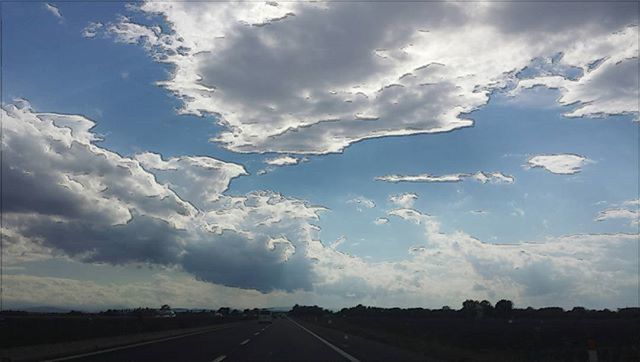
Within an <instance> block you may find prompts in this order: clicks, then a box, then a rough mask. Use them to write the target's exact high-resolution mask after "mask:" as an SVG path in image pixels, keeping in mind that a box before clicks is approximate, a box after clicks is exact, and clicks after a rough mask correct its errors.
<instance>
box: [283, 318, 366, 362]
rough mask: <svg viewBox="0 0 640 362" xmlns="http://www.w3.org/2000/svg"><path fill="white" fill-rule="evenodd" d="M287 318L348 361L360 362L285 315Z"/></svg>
mask: <svg viewBox="0 0 640 362" xmlns="http://www.w3.org/2000/svg"><path fill="white" fill-rule="evenodd" d="M287 319H288V320H290V321H291V322H293V324H295V325H297V326H298V327H300V328H302V329H303V330H305V331H307V332H309V334H311V335H312V336H314V337H316V338H317V339H319V340H320V342H322V343H324V344H326V345H327V346H329V347H331V349H333V350H334V351H336V352H338V353H339V354H340V355H341V356H342V357H344V358H346V359H348V360H349V361H350V362H360V360H359V359H357V358H355V357H353V356H352V355H350V354H348V353H347V352H345V351H343V350H341V349H340V348H338V347H336V346H334V345H333V344H331V343H329V342H327V340H325V339H324V338H322V337H320V336H319V335H317V334H315V333H313V332H311V331H310V330H308V329H307V328H305V327H303V326H302V325H300V323H298V322H296V321H294V320H293V319H291V318H289V317H287Z"/></svg>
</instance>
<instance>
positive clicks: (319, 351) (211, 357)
mask: <svg viewBox="0 0 640 362" xmlns="http://www.w3.org/2000/svg"><path fill="white" fill-rule="evenodd" d="M58 360H60V361H62V360H67V361H123V362H126V361H154V362H155V361H194V362H197V361H206V362H222V361H225V362H226V361H248V360H254V361H255V360H270V361H272V360H288V361H351V362H356V361H373V360H394V361H400V360H402V361H411V360H414V361H417V360H425V359H424V358H422V357H420V356H417V355H415V354H412V353H410V352H407V351H404V350H400V349H397V348H395V347H391V346H387V345H384V344H381V343H378V342H374V341H369V340H365V339H363V338H359V337H355V336H348V335H347V336H346V335H345V334H344V333H342V332H339V331H335V330H331V329H327V328H322V327H318V326H315V325H312V324H309V323H303V322H300V321H294V320H290V319H284V318H283V319H281V318H276V319H275V320H274V321H273V323H272V324H258V322H257V321H247V322H238V323H232V324H229V325H228V327H227V328H224V329H219V330H215V331H210V332H206V333H202V334H196V335H190V336H185V337H181V338H174V339H170V340H164V341H159V342H155V343H146V344H143V345H137V346H135V345H134V346H131V347H124V348H118V349H115V350H110V351H109V350H107V351H102V352H101V351H98V352H94V353H91V354H85V355H77V356H69V357H67V358H61V359H58Z"/></svg>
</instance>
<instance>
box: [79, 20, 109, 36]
mask: <svg viewBox="0 0 640 362" xmlns="http://www.w3.org/2000/svg"><path fill="white" fill-rule="evenodd" d="M103 27H104V24H102V23H101V22H93V21H92V22H90V23H89V24H88V25H87V26H86V27H85V28H84V29H82V36H83V37H84V38H95V37H96V35H98V31H99V30H100V29H102V28H103Z"/></svg>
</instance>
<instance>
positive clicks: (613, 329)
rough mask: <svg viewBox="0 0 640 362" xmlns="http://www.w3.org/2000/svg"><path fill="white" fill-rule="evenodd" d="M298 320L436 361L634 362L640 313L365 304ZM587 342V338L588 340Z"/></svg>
mask: <svg viewBox="0 0 640 362" xmlns="http://www.w3.org/2000/svg"><path fill="white" fill-rule="evenodd" d="M298 318H301V319H304V320H307V321H309V322H313V323H316V324H318V325H322V326H324V327H329V328H334V329H338V330H340V331H343V332H344V333H345V334H352V335H358V336H362V337H365V338H368V339H373V340H378V341H380V342H384V343H387V344H391V345H395V346H398V347H402V348H405V349H408V350H412V351H414V352H419V353H421V354H423V355H424V356H427V357H431V358H439V359H443V360H456V361H460V360H486V361H492V360H494V361H495V360H505V361H588V360H589V357H588V352H587V350H588V345H589V344H591V346H595V348H596V351H597V352H596V353H597V354H598V361H640V358H639V350H638V348H639V346H640V311H639V310H638V309H629V310H626V311H622V312H617V313H616V312H608V311H579V312H564V311H558V310H556V309H550V310H538V311H536V310H532V311H529V310H517V309H516V310H513V311H510V312H509V313H508V315H504V314H503V315H495V314H494V315H489V316H487V315H483V316H481V317H479V316H476V315H469V314H465V313H464V311H462V310H461V311H453V310H447V311H443V310H437V311H429V310H420V309H416V310H400V309H380V308H370V310H369V311H367V310H366V307H362V308H361V309H360V310H358V307H356V308H349V309H343V310H342V311H341V312H338V313H322V314H320V313H317V314H315V315H313V313H311V314H309V313H299V315H298ZM590 340H591V341H590Z"/></svg>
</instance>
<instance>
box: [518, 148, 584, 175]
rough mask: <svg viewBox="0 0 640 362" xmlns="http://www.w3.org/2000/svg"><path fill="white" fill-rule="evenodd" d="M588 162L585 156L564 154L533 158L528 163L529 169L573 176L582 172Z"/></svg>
mask: <svg viewBox="0 0 640 362" xmlns="http://www.w3.org/2000/svg"><path fill="white" fill-rule="evenodd" d="M588 161H589V160H588V159H587V158H586V157H584V156H580V155H574V154H570V153H563V154H553V155H537V156H533V157H531V158H530V159H529V161H527V165H528V166H529V167H541V168H544V169H545V170H547V171H549V172H551V173H555V174H560V175H573V174H576V173H578V172H580V171H582V167H583V166H584V165H585V164H586V163H587V162H588Z"/></svg>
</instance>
